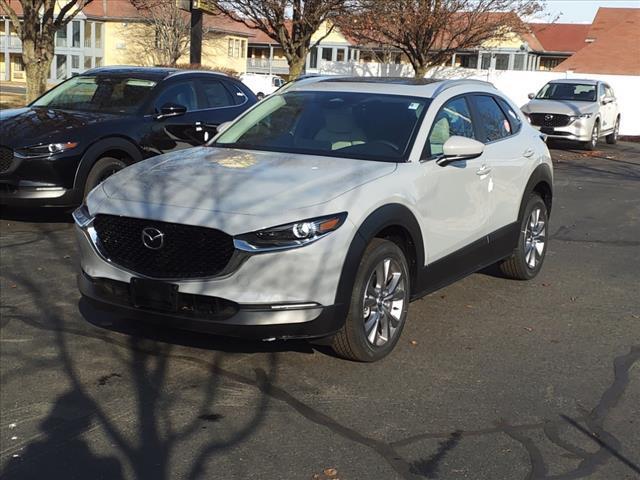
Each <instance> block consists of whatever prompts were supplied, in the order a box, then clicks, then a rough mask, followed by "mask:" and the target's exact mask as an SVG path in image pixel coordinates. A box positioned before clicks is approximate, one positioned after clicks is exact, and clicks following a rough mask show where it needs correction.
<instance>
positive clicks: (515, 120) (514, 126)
mask: <svg viewBox="0 0 640 480" xmlns="http://www.w3.org/2000/svg"><path fill="white" fill-rule="evenodd" d="M494 98H495V99H496V100H497V101H498V103H499V104H500V106H501V107H502V111H503V112H504V113H506V114H507V119H508V120H509V123H510V124H511V132H512V133H518V132H519V131H520V128H521V127H522V120H520V117H519V116H518V114H517V113H516V112H515V110H514V109H513V108H512V107H511V105H509V103H507V101H506V100H505V99H504V98H500V97H494Z"/></svg>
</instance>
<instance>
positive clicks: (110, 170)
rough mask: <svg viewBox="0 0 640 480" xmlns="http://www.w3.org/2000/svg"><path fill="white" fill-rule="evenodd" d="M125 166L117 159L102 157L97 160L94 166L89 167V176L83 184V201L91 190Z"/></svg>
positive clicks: (124, 163)
mask: <svg viewBox="0 0 640 480" xmlns="http://www.w3.org/2000/svg"><path fill="white" fill-rule="evenodd" d="M126 166H127V164H126V162H124V161H123V160H120V159H119V158H113V157H102V158H101V159H100V160H98V161H97V162H96V163H95V165H94V166H93V167H91V170H90V171H89V175H88V176H87V181H86V182H85V184H84V195H83V199H86V198H87V195H88V194H89V192H90V191H91V190H93V189H94V188H95V187H96V186H97V185H98V184H100V183H101V182H103V181H104V180H106V179H107V178H108V177H110V176H111V175H113V174H114V173H116V172H119V171H120V170H122V169H123V168H125V167H126Z"/></svg>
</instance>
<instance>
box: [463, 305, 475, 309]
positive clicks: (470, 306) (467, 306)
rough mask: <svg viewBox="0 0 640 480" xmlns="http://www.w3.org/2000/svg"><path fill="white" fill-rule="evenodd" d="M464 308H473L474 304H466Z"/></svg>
mask: <svg viewBox="0 0 640 480" xmlns="http://www.w3.org/2000/svg"><path fill="white" fill-rule="evenodd" d="M464 308H473V306H472V305H465V306H464Z"/></svg>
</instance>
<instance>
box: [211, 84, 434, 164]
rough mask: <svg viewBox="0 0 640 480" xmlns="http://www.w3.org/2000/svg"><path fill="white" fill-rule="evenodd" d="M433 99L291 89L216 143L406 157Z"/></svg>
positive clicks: (337, 154)
mask: <svg viewBox="0 0 640 480" xmlns="http://www.w3.org/2000/svg"><path fill="white" fill-rule="evenodd" d="M429 102H430V99H428V98H421V97H407V96H400V95H384V94H371V93H366V94H365V93H353V92H311V91H287V92H284V93H283V94H279V95H273V96H271V97H269V98H267V99H266V100H264V101H263V102H261V103H260V104H259V105H257V106H256V107H255V108H254V109H253V110H251V111H250V112H249V113H247V114H246V115H245V116H243V117H241V118H240V119H239V120H238V121H237V122H235V123H234V124H233V125H232V126H231V127H230V128H229V129H228V130H225V131H224V132H223V133H222V134H221V135H220V136H219V137H218V138H217V139H216V141H215V143H213V144H212V145H213V146H216V147H231V148H243V149H249V150H267V151H275V152H286V153H302V154H310V155H327V156H335V157H346V158H355V159H363V160H377V161H388V162H400V161H405V160H406V159H407V157H408V155H409V151H410V149H411V145H412V144H413V140H414V138H415V134H416V133H417V130H418V126H419V125H420V123H421V121H422V118H423V116H424V113H425V112H426V110H427V108H428V106H429Z"/></svg>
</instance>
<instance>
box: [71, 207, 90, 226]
mask: <svg viewBox="0 0 640 480" xmlns="http://www.w3.org/2000/svg"><path fill="white" fill-rule="evenodd" d="M73 220H74V221H75V222H76V225H78V226H79V227H80V228H86V227H88V226H89V225H91V222H93V217H92V216H91V214H90V213H89V209H88V208H87V206H86V205H85V204H84V203H83V204H82V205H80V206H79V207H78V208H76V209H75V210H74V212H73Z"/></svg>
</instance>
